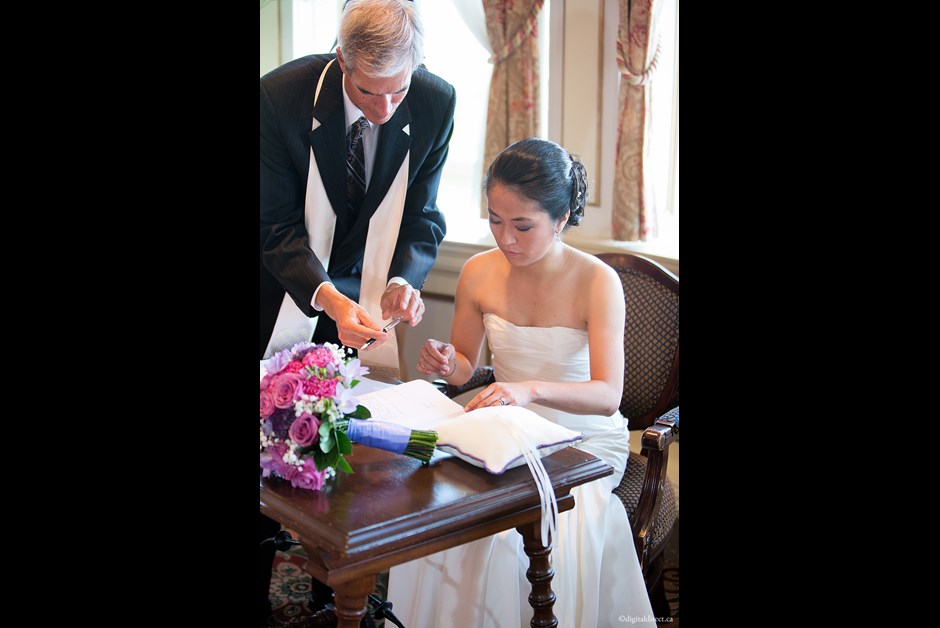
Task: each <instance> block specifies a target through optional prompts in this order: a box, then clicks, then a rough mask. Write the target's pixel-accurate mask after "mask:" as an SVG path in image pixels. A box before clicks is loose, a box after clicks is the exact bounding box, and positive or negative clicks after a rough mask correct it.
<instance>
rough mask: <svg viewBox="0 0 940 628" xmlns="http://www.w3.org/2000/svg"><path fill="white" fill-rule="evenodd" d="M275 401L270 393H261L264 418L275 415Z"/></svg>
mask: <svg viewBox="0 0 940 628" xmlns="http://www.w3.org/2000/svg"><path fill="white" fill-rule="evenodd" d="M274 409H275V406H274V399H273V398H272V397H271V395H270V394H268V391H264V392H262V393H261V416H262V417H263V418H265V419H266V418H268V417H269V416H271V415H272V414H274Z"/></svg>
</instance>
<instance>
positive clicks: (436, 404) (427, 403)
mask: <svg viewBox="0 0 940 628" xmlns="http://www.w3.org/2000/svg"><path fill="white" fill-rule="evenodd" d="M357 388H358V387H357ZM353 390H355V389H353ZM358 399H359V403H360V404H362V405H364V406H365V407H367V408H368V409H369V411H370V412H371V413H372V418H373V419H378V420H381V421H388V422H390V423H397V424H399V425H403V426H405V427H410V428H411V429H414V430H433V429H435V427H436V426H437V425H439V424H441V423H443V422H444V421H447V420H448V419H452V418H454V417H458V416H461V415H463V414H464V411H463V406H461V405H460V404H459V403H457V402H455V401H453V400H452V399H450V398H448V397H447V395H445V394H444V393H442V392H441V391H439V390H438V389H437V388H435V387H434V385H433V384H431V382H428V381H426V380H423V379H415V380H412V381H410V382H405V383H404V384H400V385H398V386H389V387H387V388H383V389H381V390H374V391H372V392H369V393H366V394H364V395H358Z"/></svg>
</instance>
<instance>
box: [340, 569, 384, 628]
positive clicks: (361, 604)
mask: <svg viewBox="0 0 940 628" xmlns="http://www.w3.org/2000/svg"><path fill="white" fill-rule="evenodd" d="M374 590H375V576H374V575H372V576H364V577H362V578H357V579H356V580H350V581H349V582H343V583H340V584H336V585H334V586H333V604H334V605H335V606H336V617H337V619H338V620H339V622H338V624H337V627H336V628H359V622H361V621H362V618H363V617H364V616H365V614H366V600H367V599H368V597H369V594H370V593H372V591H374Z"/></svg>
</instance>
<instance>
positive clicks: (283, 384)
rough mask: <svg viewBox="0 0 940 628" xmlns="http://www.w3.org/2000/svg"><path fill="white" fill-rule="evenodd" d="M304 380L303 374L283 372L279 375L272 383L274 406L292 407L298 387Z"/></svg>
mask: <svg viewBox="0 0 940 628" xmlns="http://www.w3.org/2000/svg"><path fill="white" fill-rule="evenodd" d="M303 381H304V378H303V376H301V375H298V374H297V373H281V374H280V375H278V376H277V378H275V380H274V382H273V385H272V389H273V390H272V395H273V396H274V406H275V407H277V408H290V407H291V406H293V405H294V398H295V397H296V395H297V389H298V388H299V387H300V385H301V384H302V383H303Z"/></svg>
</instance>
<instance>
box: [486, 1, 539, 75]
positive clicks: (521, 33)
mask: <svg viewBox="0 0 940 628" xmlns="http://www.w3.org/2000/svg"><path fill="white" fill-rule="evenodd" d="M544 2H545V0H535V5H534V6H533V7H532V12H531V13H529V17H527V18H526V19H525V22H523V23H522V26H520V27H519V29H518V30H517V31H516V34H515V35H513V36H512V39H510V40H509V41H507V42H506V43H505V44H504V45H503V47H502V48H500V49H499V50H498V51H496V52H494V53H493V55H492V56H491V57H490V58H489V59H488V61H489V62H490V63H492V64H493V65H496V64H497V63H502V62H503V61H504V60H505V59H506V57H508V56H509V55H511V54H512V53H514V52H515V51H516V50H517V49H518V48H519V46H521V45H522V42H523V41H525V40H526V38H527V37H528V36H529V33H531V32H532V29H534V28H535V24H536V22H537V21H538V17H539V12H541V10H542V4H543V3H544Z"/></svg>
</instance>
